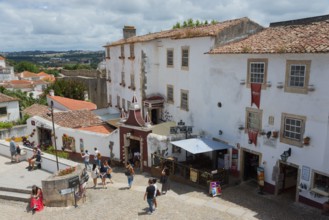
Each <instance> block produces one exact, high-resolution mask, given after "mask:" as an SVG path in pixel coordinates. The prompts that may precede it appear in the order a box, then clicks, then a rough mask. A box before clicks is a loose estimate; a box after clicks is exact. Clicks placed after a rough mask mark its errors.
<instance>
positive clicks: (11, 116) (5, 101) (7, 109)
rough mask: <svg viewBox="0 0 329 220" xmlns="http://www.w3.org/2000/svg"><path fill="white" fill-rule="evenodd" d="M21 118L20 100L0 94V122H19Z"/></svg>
mask: <svg viewBox="0 0 329 220" xmlns="http://www.w3.org/2000/svg"><path fill="white" fill-rule="evenodd" d="M18 119H20V116H19V99H17V98H13V97H10V96H7V95H5V94H2V93H0V121H17V120H18Z"/></svg>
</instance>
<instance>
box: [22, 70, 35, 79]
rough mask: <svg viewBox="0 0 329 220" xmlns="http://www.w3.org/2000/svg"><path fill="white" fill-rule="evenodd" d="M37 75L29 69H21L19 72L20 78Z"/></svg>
mask: <svg viewBox="0 0 329 220" xmlns="http://www.w3.org/2000/svg"><path fill="white" fill-rule="evenodd" d="M37 76H38V75H37V74H35V73H32V72H29V71H23V72H21V77H22V78H30V77H37Z"/></svg>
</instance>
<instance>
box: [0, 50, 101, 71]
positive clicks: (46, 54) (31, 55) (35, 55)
mask: <svg viewBox="0 0 329 220" xmlns="http://www.w3.org/2000/svg"><path fill="white" fill-rule="evenodd" d="M0 55H3V56H5V57H6V59H8V60H12V61H15V62H21V61H28V62H32V63H35V64H37V65H42V66H46V67H52V66H54V67H57V66H62V65H65V64H76V63H81V64H90V65H91V66H97V64H98V63H100V62H101V61H102V60H103V59H104V51H83V50H69V51H40V50H35V51H18V52H0Z"/></svg>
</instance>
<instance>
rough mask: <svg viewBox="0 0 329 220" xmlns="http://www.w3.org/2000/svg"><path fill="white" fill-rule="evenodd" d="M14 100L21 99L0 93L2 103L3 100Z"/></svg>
mask: <svg viewBox="0 0 329 220" xmlns="http://www.w3.org/2000/svg"><path fill="white" fill-rule="evenodd" d="M13 101H19V99H18V98H13V97H10V96H8V95H5V94H3V93H0V103H2V102H13Z"/></svg>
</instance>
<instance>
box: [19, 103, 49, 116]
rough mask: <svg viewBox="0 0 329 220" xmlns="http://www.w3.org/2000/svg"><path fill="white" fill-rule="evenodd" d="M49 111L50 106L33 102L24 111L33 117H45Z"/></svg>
mask: <svg viewBox="0 0 329 220" xmlns="http://www.w3.org/2000/svg"><path fill="white" fill-rule="evenodd" d="M48 112H50V111H49V107H48V106H46V105H39V104H33V105H31V106H29V107H27V108H26V109H24V110H23V111H22V113H23V114H26V115H29V116H31V117H32V116H40V117H43V116H44V115H47V113H48Z"/></svg>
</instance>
